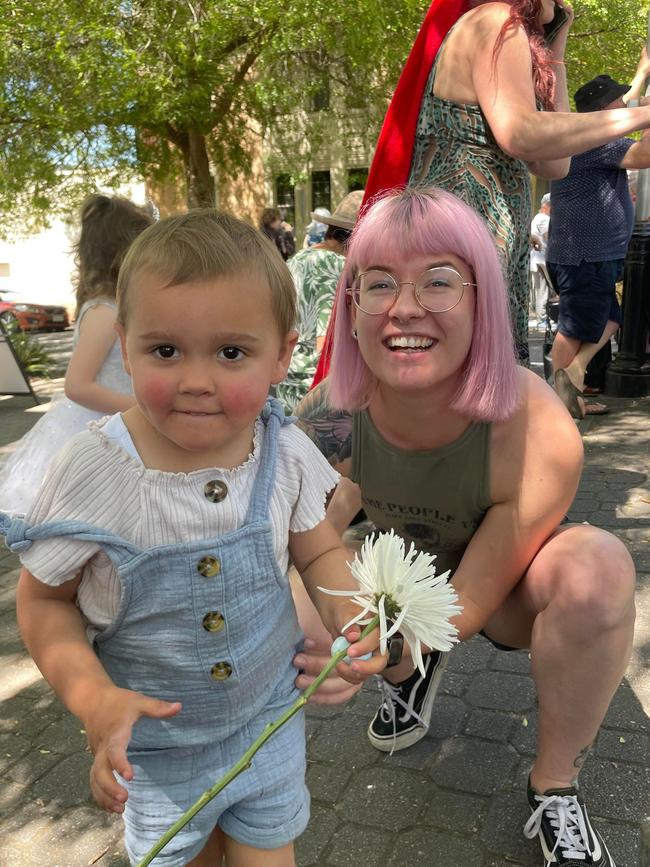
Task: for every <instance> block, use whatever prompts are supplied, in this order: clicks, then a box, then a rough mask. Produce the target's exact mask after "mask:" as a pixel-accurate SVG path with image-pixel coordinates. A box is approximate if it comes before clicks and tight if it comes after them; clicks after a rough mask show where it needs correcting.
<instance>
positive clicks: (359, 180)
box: [348, 168, 368, 192]
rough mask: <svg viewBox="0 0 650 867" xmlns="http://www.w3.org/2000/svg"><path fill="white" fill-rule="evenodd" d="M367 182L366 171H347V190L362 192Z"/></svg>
mask: <svg viewBox="0 0 650 867" xmlns="http://www.w3.org/2000/svg"><path fill="white" fill-rule="evenodd" d="M367 181H368V169H367V168H360V169H348V190H349V191H350V192H352V191H353V190H364V189H365V188H366V183H367Z"/></svg>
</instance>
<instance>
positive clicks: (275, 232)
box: [260, 208, 296, 262]
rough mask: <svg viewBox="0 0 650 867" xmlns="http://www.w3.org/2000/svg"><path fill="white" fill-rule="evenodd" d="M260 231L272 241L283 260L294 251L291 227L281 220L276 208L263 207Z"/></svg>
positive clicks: (294, 244)
mask: <svg viewBox="0 0 650 867" xmlns="http://www.w3.org/2000/svg"><path fill="white" fill-rule="evenodd" d="M260 232H262V234H263V235H266V237H267V238H269V240H271V241H273V243H274V244H275V246H276V247H277V249H278V253H279V254H280V255H281V256H282V258H283V259H284V261H285V262H286V261H287V259H288V258H289V257H290V256H293V254H294V253H295V252H296V240H295V238H294V236H293V227H292V226H290V225H289V223H285V222H284V221H283V220H282V214H281V213H280V211H279V209H278V208H264V210H263V211H262V213H261V214H260Z"/></svg>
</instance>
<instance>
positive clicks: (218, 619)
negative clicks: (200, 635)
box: [203, 611, 225, 632]
mask: <svg viewBox="0 0 650 867" xmlns="http://www.w3.org/2000/svg"><path fill="white" fill-rule="evenodd" d="M224 623H225V621H224V619H223V614H221V612H220V611H208V613H207V614H206V615H205V617H204V618H203V628H204V629H205V631H206V632H219V630H220V629H223V625H224Z"/></svg>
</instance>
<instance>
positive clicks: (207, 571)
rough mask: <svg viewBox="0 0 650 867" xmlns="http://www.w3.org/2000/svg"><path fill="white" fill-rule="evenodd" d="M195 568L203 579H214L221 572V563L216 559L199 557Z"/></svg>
mask: <svg viewBox="0 0 650 867" xmlns="http://www.w3.org/2000/svg"><path fill="white" fill-rule="evenodd" d="M196 568H197V570H198V572H199V575H203V577H204V578H214V576H215V575H218V574H219V572H220V571H221V563H220V562H219V560H217V558H216V557H201V559H200V560H199V562H198V563H197V564H196Z"/></svg>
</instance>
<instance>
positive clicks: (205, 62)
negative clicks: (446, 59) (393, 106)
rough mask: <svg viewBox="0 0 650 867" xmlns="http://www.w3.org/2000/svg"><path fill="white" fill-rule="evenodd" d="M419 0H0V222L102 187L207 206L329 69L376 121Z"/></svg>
mask: <svg viewBox="0 0 650 867" xmlns="http://www.w3.org/2000/svg"><path fill="white" fill-rule="evenodd" d="M426 5H427V4H426V3H425V2H422V0H401V2H399V3H395V2H394V0H356V2H355V3H352V4H338V3H332V2H330V0H328V2H324V0H310V2H309V3H307V2H305V0H285V2H282V3H278V2H277V0H220V2H218V3H215V2H212V0H122V2H119V0H118V2H115V0H83V2H82V0H59V2H57V3H52V2H51V0H2V2H1V6H0V10H1V12H2V14H1V15H0V76H1V78H2V92H3V100H2V102H1V103H0V215H2V216H3V218H4V219H3V221H2V225H3V228H4V231H5V233H6V232H7V231H10V230H11V227H12V225H13V226H24V225H25V224H29V223H31V224H32V225H38V223H39V221H40V222H43V221H46V220H47V216H48V215H51V214H53V213H56V212H61V211H64V210H66V209H70V208H72V207H74V206H75V205H76V203H77V202H78V200H79V197H80V196H81V195H82V194H83V193H84V192H86V191H87V190H88V189H89V188H90V187H91V186H92V185H93V184H94V183H96V182H97V179H98V178H101V180H102V185H104V186H110V185H117V184H119V183H123V182H124V181H125V180H128V179H131V178H133V177H144V178H146V179H150V180H153V181H165V180H171V179H173V180H179V179H180V180H182V181H184V182H185V185H186V190H187V202H188V204H189V205H197V204H210V203H212V201H213V190H214V184H213V179H212V172H213V170H214V167H217V168H218V169H219V170H222V171H225V172H226V173H235V172H236V171H237V170H238V169H241V168H245V167H246V165H247V161H248V160H249V157H250V155H249V152H248V151H249V146H248V142H249V140H250V138H249V137H250V135H251V134H253V135H255V134H256V135H260V134H261V133H262V132H263V131H264V130H266V129H268V128H269V127H270V126H273V124H276V125H279V126H283V125H290V124H292V122H293V119H294V117H295V115H296V113H297V107H298V108H300V107H308V106H309V101H310V97H311V95H312V94H315V93H316V92H317V91H318V90H319V88H322V82H323V74H324V73H325V71H326V70H327V69H328V68H332V69H338V70H340V71H341V74H343V75H345V76H349V78H348V80H347V81H346V83H345V87H346V88H349V89H351V90H352V91H354V93H355V94H356V95H357V97H361V98H364V97H365V100H366V102H367V105H368V106H371V107H372V109H371V112H370V113H371V114H373V118H374V121H375V122H376V121H377V119H378V118H380V117H381V114H382V113H383V109H384V107H385V102H386V98H387V97H388V96H389V94H390V92H391V90H392V88H393V86H394V83H395V80H396V78H397V75H398V74H399V70H400V67H401V65H402V63H403V60H404V58H405V56H406V54H407V53H408V50H409V47H410V45H411V43H412V41H413V38H414V36H415V34H416V32H417V28H418V26H419V23H420V21H421V19H422V15H423V9H424V8H425V7H426Z"/></svg>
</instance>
